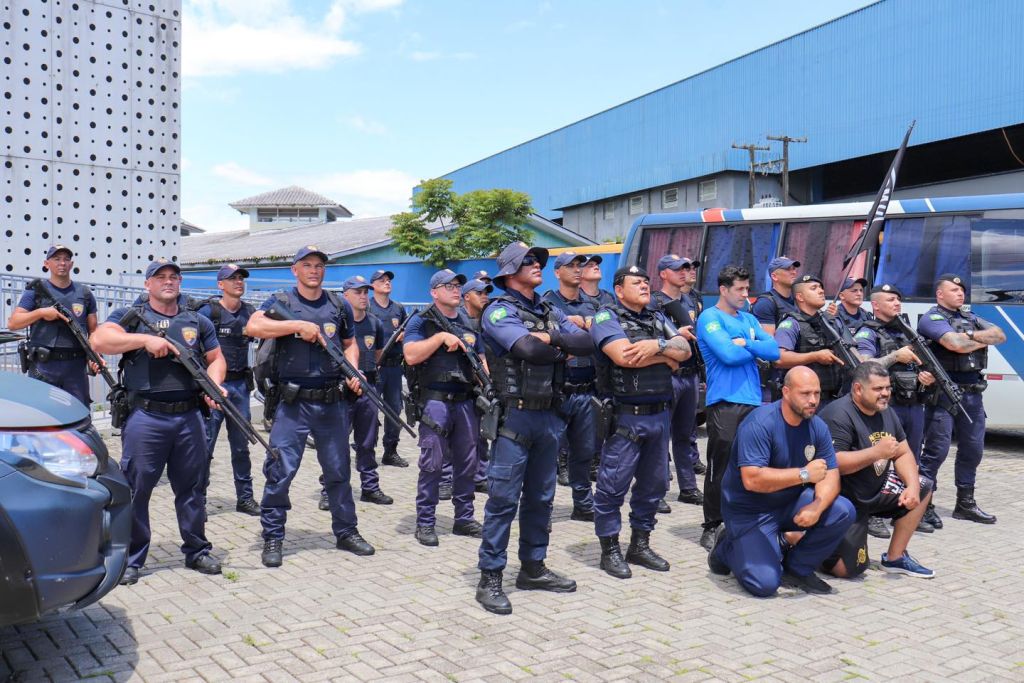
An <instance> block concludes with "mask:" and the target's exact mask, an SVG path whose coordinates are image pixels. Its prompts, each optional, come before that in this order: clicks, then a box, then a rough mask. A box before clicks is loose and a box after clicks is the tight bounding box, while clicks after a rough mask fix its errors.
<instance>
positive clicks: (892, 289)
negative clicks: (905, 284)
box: [871, 285, 903, 301]
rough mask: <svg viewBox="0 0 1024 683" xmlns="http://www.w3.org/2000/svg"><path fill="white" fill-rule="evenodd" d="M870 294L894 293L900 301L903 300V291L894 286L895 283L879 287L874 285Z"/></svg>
mask: <svg viewBox="0 0 1024 683" xmlns="http://www.w3.org/2000/svg"><path fill="white" fill-rule="evenodd" d="M871 293H872V294H880V293H884V294H895V295H896V296H897V297H899V299H900V301H903V292H901V291H900V290H899V288H897V287H896V285H882V286H881V287H875V289H874V290H872V292H871Z"/></svg>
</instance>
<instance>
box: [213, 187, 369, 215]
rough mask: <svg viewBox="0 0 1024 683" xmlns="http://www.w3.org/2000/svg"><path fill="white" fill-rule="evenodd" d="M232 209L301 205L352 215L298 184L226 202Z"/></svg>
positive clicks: (329, 200) (336, 213) (337, 204)
mask: <svg viewBox="0 0 1024 683" xmlns="http://www.w3.org/2000/svg"><path fill="white" fill-rule="evenodd" d="M228 206H230V207H231V208H233V209H237V210H239V211H242V210H243V209H251V208H263V207H268V208H269V207H273V208H282V207H301V208H326V209H332V210H334V213H335V215H337V216H338V217H339V218H347V217H349V216H351V215H352V212H350V211H349V210H348V209H346V208H345V207H344V206H342V205H341V204H339V203H338V202H336V201H334V200H333V199H328V198H327V197H325V196H323V195H322V194H317V193H316V192H312V191H310V190H307V189H305V188H304V187H299V186H298V185H290V186H288V187H282V188H281V189H279V190H271V191H270V192H264V193H263V194H258V195H255V196H253V197H247V198H245V199H239V200H238V201H237V202H231V203H230V204H228Z"/></svg>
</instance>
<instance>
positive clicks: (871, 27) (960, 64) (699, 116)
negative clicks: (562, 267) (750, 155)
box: [445, 0, 1024, 216]
mask: <svg viewBox="0 0 1024 683" xmlns="http://www.w3.org/2000/svg"><path fill="white" fill-rule="evenodd" d="M1021 26H1024V2H1021V1H1020V0H986V2H978V3H969V4H965V3H964V2H962V0H882V1H881V2H878V3H875V4H872V5H869V6H867V7H864V8H862V9H860V10H857V11H856V12H853V13H851V14H847V15H845V16H843V17H839V18H837V19H835V20H833V21H830V22H828V23H826V24H822V25H821V26H818V27H815V28H813V29H811V30H808V31H805V32H803V33H800V34H798V35H796V36H793V37H791V38H788V39H786V40H783V41H780V42H778V43H775V44H772V45H769V46H766V47H764V48H761V49H759V50H757V51H755V52H751V53H749V54H746V55H744V56H742V57H738V58H736V59H734V60H732V61H729V62H726V63H724V64H722V65H720V66H717V67H715V68H713V69H710V70H708V71H704V72H702V73H699V74H696V75H694V76H691V77H689V78H687V79H685V80H682V81H679V82H677V83H673V84H671V85H668V86H666V87H664V88H661V89H659V90H656V91H654V92H652V93H648V94H646V95H643V96H641V97H638V98H636V99H633V100H630V101H628V102H625V103H623V104H621V105H618V106H616V107H613V108H611V109H608V110H606V111H603V112H600V113H598V114H595V115H593V116H591V117H588V118H586V119H583V120H581V121H578V122H576V123H573V124H570V125H568V126H565V127H563V128H559V129H558V130H555V131H552V132H550V133H547V134H545V135H543V136H541V137H538V138H536V139H534V140H530V141H529V142H525V143H523V144H520V145H517V146H515V147H512V148H511V149H507V150H505V151H503V152H500V153H497V154H495V155H493V156H490V157H487V158H486V159H483V160H481V161H478V162H476V163H473V164H471V165H468V166H465V167H463V168H460V169H458V170H456V171H453V172H451V173H449V174H447V175H446V176H445V177H446V178H450V179H452V180H454V181H455V186H454V189H455V190H456V191H458V192H468V191H470V190H474V189H479V188H490V187H509V188H513V189H516V190H520V191H523V192H526V193H528V194H529V195H530V197H531V199H532V200H533V205H534V206H535V207H536V208H537V210H538V212H539V213H541V214H542V215H545V216H553V215H556V211H557V210H558V209H561V208H563V207H568V206H575V205H578V204H585V203H589V202H593V201H597V200H600V199H603V198H607V197H617V196H620V195H625V194H628V193H630V192H634V191H637V190H642V189H647V188H651V187H658V186H662V185H668V184H671V183H675V182H679V181H683V180H689V179H693V178H700V177H702V176H707V175H711V174H714V173H720V172H722V171H727V170H735V171H745V170H746V169H747V153H746V152H745V151H743V150H734V149H731V148H730V145H731V144H732V143H733V142H760V143H762V144H763V143H764V142H765V137H764V136H765V135H766V134H776V135H779V134H787V135H792V136H806V137H807V138H808V143H807V144H800V145H793V146H791V147H790V157H791V158H790V167H791V168H792V169H796V170H798V169H802V168H809V167H814V166H819V165H822V164H826V163H832V162H836V161H841V160H844V159H851V158H856V157H861V156H866V155H870V154H876V153H879V152H885V151H888V150H894V149H895V148H896V147H897V146H898V145H899V142H900V140H901V138H902V135H903V133H904V131H906V128H907V125H908V124H909V123H910V121H911V120H913V119H916V120H917V127H916V128H915V130H914V136H913V138H912V139H911V145H920V144H924V143H928V142H935V141H938V140H944V139H948V138H952V137H958V136H962V135H969V134H971V133H977V132H981V131H985V130H992V129H996V128H999V127H1002V126H1009V125H1014V124H1019V123H1021V122H1024V41H1021V40H1020V39H1019V31H1020V27H1021ZM777 148H778V145H777V144H774V145H773V150H774V149H777ZM775 156H777V154H776V153H774V152H773V156H772V158H774V157H775Z"/></svg>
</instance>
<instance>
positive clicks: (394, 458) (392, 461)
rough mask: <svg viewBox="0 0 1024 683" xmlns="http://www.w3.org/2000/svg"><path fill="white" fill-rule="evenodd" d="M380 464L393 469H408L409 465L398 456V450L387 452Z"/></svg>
mask: <svg viewBox="0 0 1024 683" xmlns="http://www.w3.org/2000/svg"><path fill="white" fill-rule="evenodd" d="M380 462H381V464H382V465H389V466H391V467H408V466H409V463H408V462H407V461H406V459H405V458H403V457H402V456H400V455H399V454H398V451H396V450H393V449H392V450H386V451H384V455H383V456H382V457H381V459H380Z"/></svg>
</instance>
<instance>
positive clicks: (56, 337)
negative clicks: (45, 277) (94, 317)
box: [26, 280, 91, 350]
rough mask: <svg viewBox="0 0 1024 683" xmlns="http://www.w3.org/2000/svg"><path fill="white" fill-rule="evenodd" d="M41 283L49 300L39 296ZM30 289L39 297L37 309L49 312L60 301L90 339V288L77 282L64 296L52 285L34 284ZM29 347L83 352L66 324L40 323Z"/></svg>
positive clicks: (72, 284) (33, 333)
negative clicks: (88, 320)
mask: <svg viewBox="0 0 1024 683" xmlns="http://www.w3.org/2000/svg"><path fill="white" fill-rule="evenodd" d="M36 282H39V283H40V284H42V289H43V290H45V291H46V296H44V297H41V296H40V295H39V289H38V288H36V285H35V283H36ZM26 289H30V290H33V291H34V292H35V295H36V308H46V307H47V306H50V305H52V303H53V302H54V301H58V302H60V303H62V304H64V306H66V307H67V309H68V310H69V311H71V312H72V313H73V314H74V320H73V322H75V323H77V324H78V326H79V327H80V328H82V332H83V333H84V334H85V335H86V336H89V325H88V322H87V318H88V317H89V316H88V313H86V310H87V309H88V308H89V298H90V296H91V294H90V292H89V288H88V287H86V286H85V285H80V284H78V283H77V282H73V283H71V291H70V292H68V293H66V294H65V293H63V292H61V291H59V290H57V289H54V287H53V286H52V285H51V284H50V283H49V282H44V281H42V280H33V281H32V282H30V283H28V286H27V287H26ZM28 344H29V346H31V347H33V348H45V349H75V350H79V349H81V347H80V346H79V345H78V341H77V340H76V339H75V338H74V337H73V336H72V335H71V332H70V331H69V330H68V329H67V326H66V325H65V323H64V321H62V320H59V319H58V320H39V321H37V322H35V323H32V329H31V330H30V331H29V335H28Z"/></svg>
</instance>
